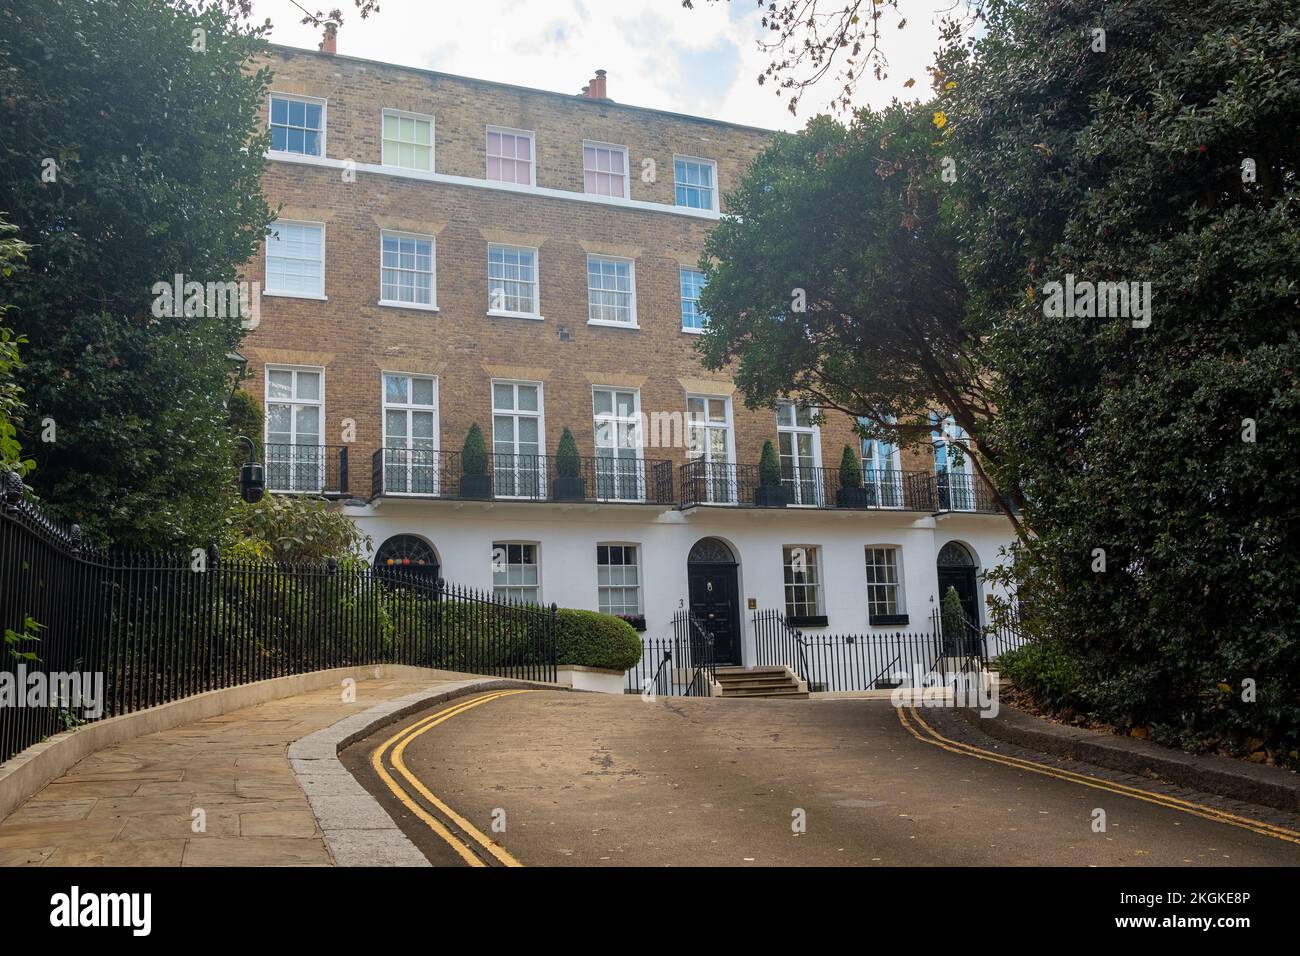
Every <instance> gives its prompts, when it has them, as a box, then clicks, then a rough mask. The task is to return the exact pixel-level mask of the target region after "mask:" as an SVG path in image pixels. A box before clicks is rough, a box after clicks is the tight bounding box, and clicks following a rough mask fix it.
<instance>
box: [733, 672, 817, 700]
mask: <svg viewBox="0 0 1300 956" xmlns="http://www.w3.org/2000/svg"><path fill="white" fill-rule="evenodd" d="M717 678H718V684H719V685H720V686H721V687H722V695H721V696H723V697H733V698H734V697H775V698H780V699H781V700H807V699H808V691H807V689H806V688H804V686H803V685H802V684H801V683H800V682H799V678H797V677H795V676H794V674H793V673H792V672H791V671H790V668H788V667H719V668H718V670H717Z"/></svg>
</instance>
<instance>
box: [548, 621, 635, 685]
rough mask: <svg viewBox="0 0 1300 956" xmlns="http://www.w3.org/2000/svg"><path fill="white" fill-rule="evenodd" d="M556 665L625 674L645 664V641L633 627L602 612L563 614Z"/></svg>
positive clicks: (557, 644) (560, 622)
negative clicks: (638, 664) (598, 668)
mask: <svg viewBox="0 0 1300 956" xmlns="http://www.w3.org/2000/svg"><path fill="white" fill-rule="evenodd" d="M555 643H556V649H555V650H556V661H557V663H560V664H577V665H581V666H583V667H606V668H609V669H610V670H617V671H625V670H627V669H628V668H629V667H631V666H632V665H633V664H635V663H636V662H637V661H639V660H641V639H640V638H639V637H637V633H636V630H635V629H634V628H633V627H632V625H631V624H629V623H627V621H624V620H623V619H621V618H617V617H615V616H614V615H612V614H601V613H600V612H598V611H577V610H573V609H571V608H563V609H561V610H560V611H559V626H558V633H557V634H556V637H555Z"/></svg>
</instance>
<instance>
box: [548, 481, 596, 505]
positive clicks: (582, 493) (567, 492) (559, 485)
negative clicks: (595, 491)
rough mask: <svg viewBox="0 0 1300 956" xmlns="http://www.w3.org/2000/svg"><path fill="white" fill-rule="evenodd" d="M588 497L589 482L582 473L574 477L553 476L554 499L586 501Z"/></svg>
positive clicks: (552, 493) (552, 496) (552, 490)
mask: <svg viewBox="0 0 1300 956" xmlns="http://www.w3.org/2000/svg"><path fill="white" fill-rule="evenodd" d="M586 497H587V482H586V479H584V478H583V477H582V476H581V475H575V476H574V477H572V478H564V477H560V478H553V479H552V480H551V500H552V501H584V500H586Z"/></svg>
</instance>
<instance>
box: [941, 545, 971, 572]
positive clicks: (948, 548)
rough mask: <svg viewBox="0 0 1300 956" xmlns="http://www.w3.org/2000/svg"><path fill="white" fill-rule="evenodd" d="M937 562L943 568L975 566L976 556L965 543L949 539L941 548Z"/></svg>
mask: <svg viewBox="0 0 1300 956" xmlns="http://www.w3.org/2000/svg"><path fill="white" fill-rule="evenodd" d="M935 563H936V564H937V565H938V566H939V567H941V568H973V567H975V558H974V557H973V556H972V555H971V553H970V551H968V550H967V549H966V546H965V545H963V544H959V543H958V542H956V541H949V542H948V543H947V544H945V545H944V546H943V547H942V548H940V549H939V558H938V560H937V561H936V562H935Z"/></svg>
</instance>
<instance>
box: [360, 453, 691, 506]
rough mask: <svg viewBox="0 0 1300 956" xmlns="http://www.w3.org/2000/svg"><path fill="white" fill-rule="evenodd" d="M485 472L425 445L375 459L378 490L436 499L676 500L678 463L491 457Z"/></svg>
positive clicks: (374, 483)
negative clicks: (569, 464)
mask: <svg viewBox="0 0 1300 956" xmlns="http://www.w3.org/2000/svg"><path fill="white" fill-rule="evenodd" d="M487 463H488V468H487V470H486V472H485V473H484V474H483V475H480V476H474V475H466V474H464V470H463V468H462V467H461V453H460V452H449V451H434V450H433V449H431V448H430V449H421V448H381V449H379V450H378V451H376V452H375V453H374V456H373V458H372V462H371V472H372V488H373V489H374V493H375V494H377V495H412V496H417V497H431V498H473V499H482V498H505V499H516V500H519V499H522V500H526V501H583V502H626V503H629V504H647V503H648V504H662V505H672V504H675V503H676V498H675V496H674V494H673V466H672V462H670V461H667V460H662V461H661V460H654V459H649V458H615V457H612V456H610V457H607V456H602V455H597V456H595V457H592V456H580V457H578V458H577V459H576V461H575V466H576V467H575V468H574V471H573V473H571V474H569V473H566V474H561V471H562V470H563V471H565V472H567V471H568V469H567V468H564V469H562V468H561V466H560V465H559V463H558V461H557V459H556V458H555V457H554V456H548V455H504V454H501V455H498V454H491V455H488V456H487Z"/></svg>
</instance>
